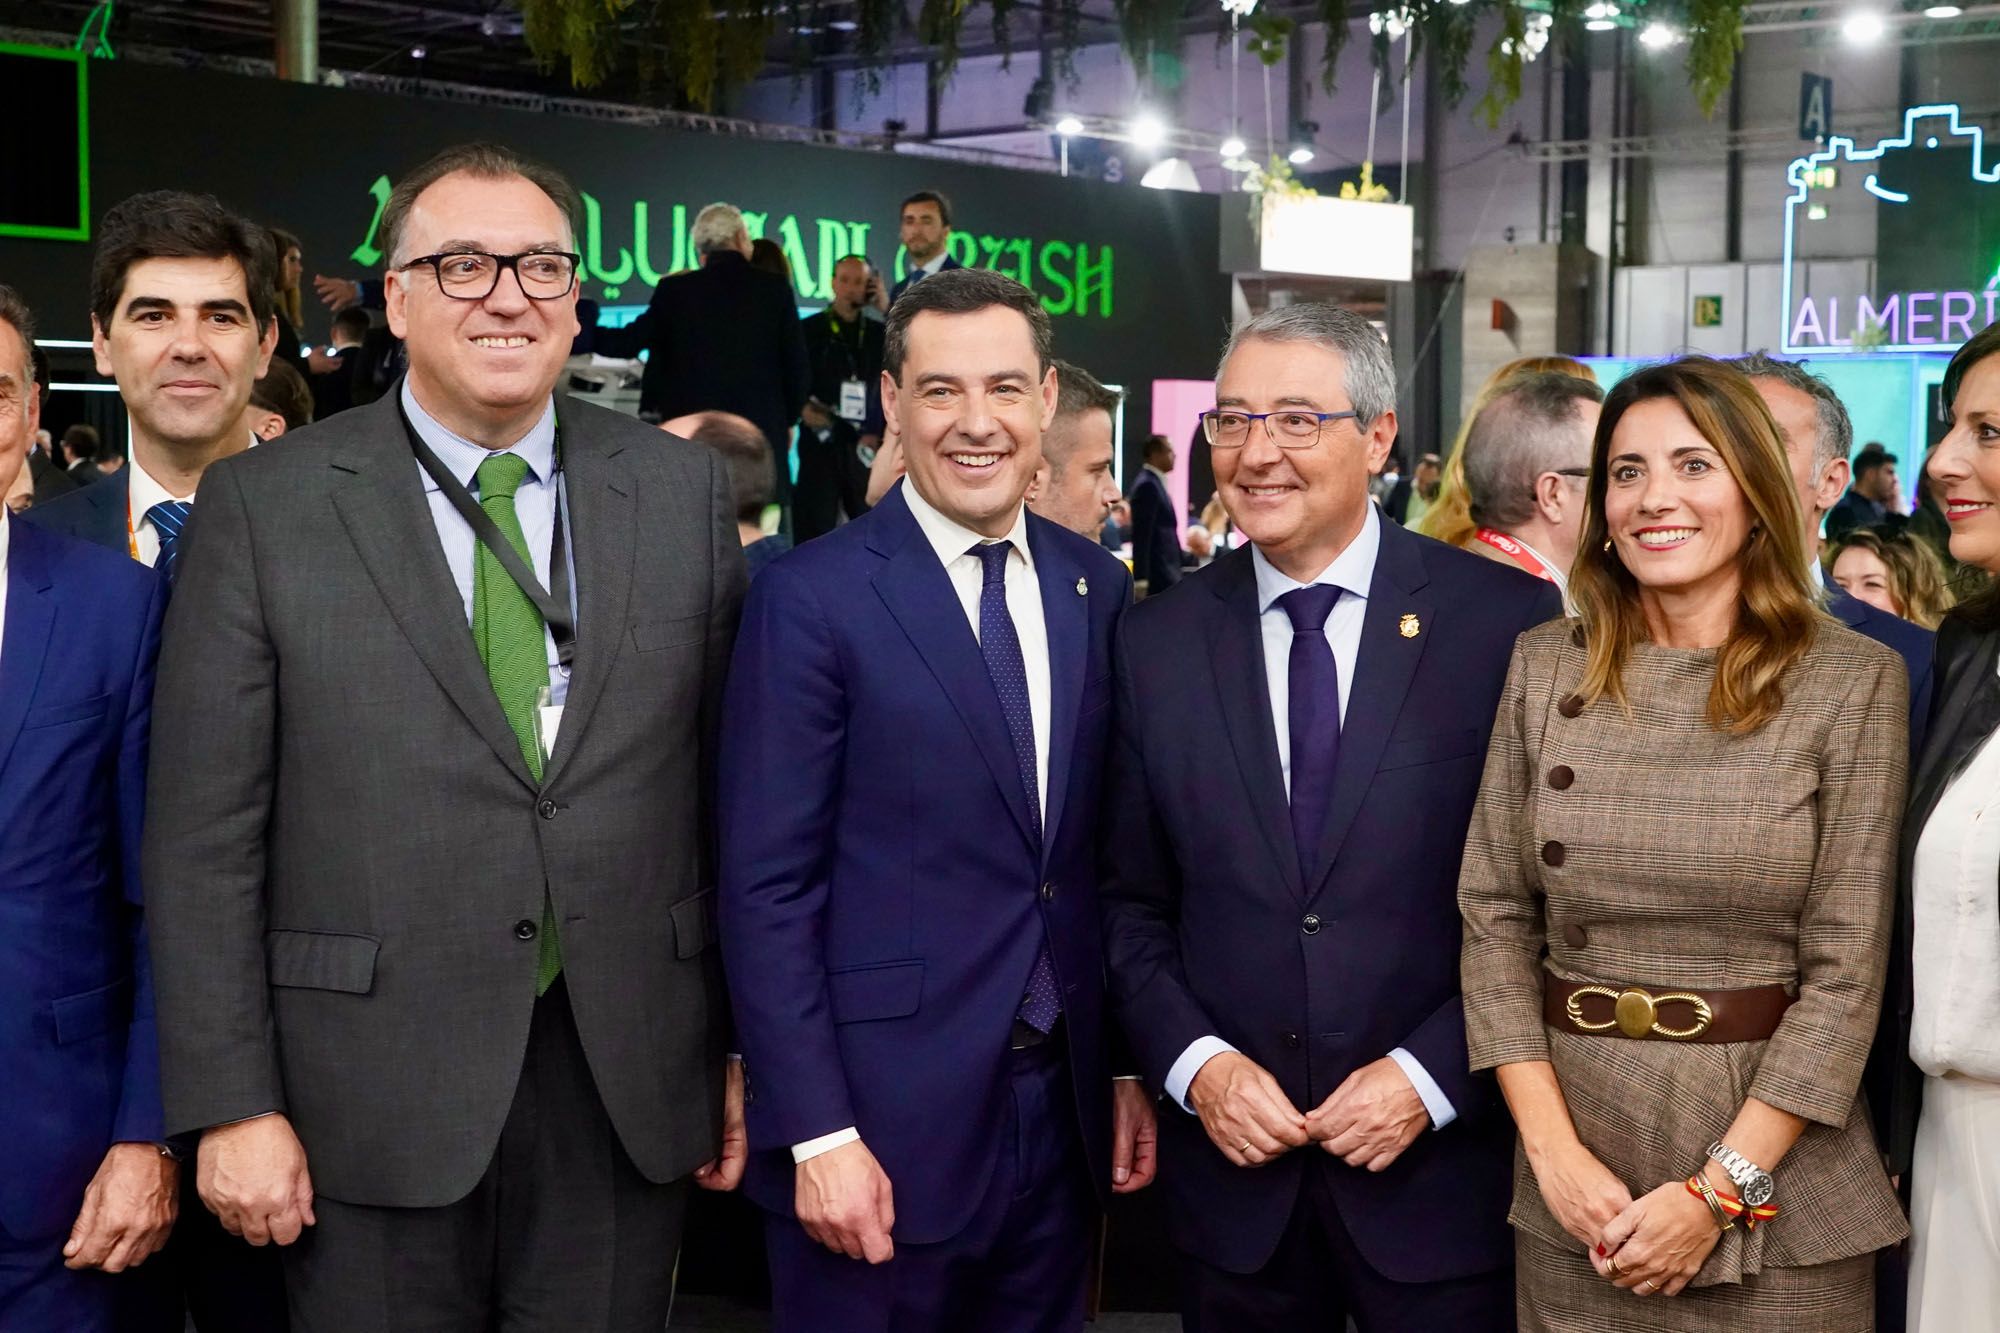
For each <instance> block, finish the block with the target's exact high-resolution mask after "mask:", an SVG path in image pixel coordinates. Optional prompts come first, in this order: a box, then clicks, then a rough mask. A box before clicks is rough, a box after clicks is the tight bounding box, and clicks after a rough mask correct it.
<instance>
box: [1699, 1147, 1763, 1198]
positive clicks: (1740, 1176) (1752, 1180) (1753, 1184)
mask: <svg viewBox="0 0 2000 1333" xmlns="http://www.w3.org/2000/svg"><path fill="white" fill-rule="evenodd" d="M1708 1155H1709V1158H1710V1160H1711V1161H1713V1162H1715V1163H1716V1164H1717V1165H1719V1166H1720V1167H1721V1168H1722V1169H1723V1170H1724V1171H1727V1172H1728V1173H1729V1178H1730V1179H1731V1180H1733V1181H1735V1182H1736V1193H1737V1196H1738V1197H1740V1198H1741V1199H1742V1200H1743V1203H1744V1206H1745V1207H1748V1208H1757V1207H1760V1206H1762V1205H1764V1204H1767V1203H1769V1202H1770V1201H1771V1196H1772V1195H1773V1194H1775V1193H1777V1189H1778V1187H1777V1183H1776V1182H1775V1181H1773V1180H1772V1179H1771V1173H1770V1172H1769V1171H1766V1170H1765V1169H1764V1168H1763V1167H1761V1166H1758V1165H1757V1164H1756V1163H1755V1162H1753V1161H1751V1160H1750V1159H1749V1158H1747V1157H1745V1156H1744V1155H1743V1154H1742V1153H1740V1152H1737V1151H1736V1149H1734V1148H1732V1147H1730V1146H1729V1145H1728V1144H1726V1143H1724V1142H1723V1141H1722V1140H1721V1139H1717V1140H1716V1141H1715V1142H1713V1143H1711V1144H1709V1145H1708Z"/></svg>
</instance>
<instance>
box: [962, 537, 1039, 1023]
mask: <svg viewBox="0 0 2000 1333" xmlns="http://www.w3.org/2000/svg"><path fill="white" fill-rule="evenodd" d="M1013 550H1014V547H1013V544H1012V543H1011V542H1004V541H1003V542H991V543H981V544H980V545H978V546H975V547H973V548H972V550H971V551H970V552H969V554H971V555H972V556H973V557H974V558H975V559H977V560H978V561H979V563H980V564H982V565H984V566H985V577H984V579H983V581H982V582H981V584H980V588H979V651H980V653H981V655H982V656H984V657H985V658H986V674H987V675H989V676H991V677H992V678H993V689H994V692H995V693H996V694H998V695H999V696H1000V712H1001V715H1002V716H1003V717H1005V718H1006V720H1007V735H1008V737H1009V738H1010V739H1011V740H1012V741H1013V742H1014V758H1015V760H1016V762H1018V763H1019V764H1020V766H1021V786H1022V787H1023V788H1024V789H1025V791H1026V793H1027V797H1028V819H1029V822H1030V824H1031V825H1032V826H1033V828H1034V830H1035V842H1036V844H1037V845H1039V844H1040V842H1041V839H1042V792H1041V780H1040V778H1039V776H1038V771H1037V770H1038V765H1037V764H1036V762H1035V718H1034V712H1033V710H1032V709H1031V708H1029V706H1028V667H1027V662H1026V661H1025V660H1024V659H1023V658H1022V656H1021V636H1020V635H1019V634H1018V633H1017V632H1016V631H1015V628H1014V617H1013V616H1012V615H1011V614H1010V613H1009V612H1008V610H1007V559H1008V557H1009V556H1010V555H1011V554H1013ZM1061 1012H1062V1000H1061V998H1060V996H1059V995H1058V994H1057V987H1056V968H1055V960H1054V959H1052V958H1050V957H1049V944H1048V939H1047V937H1046V936H1044V938H1043V940H1042V947H1041V948H1040V950H1039V951H1037V952H1036V954H1035V965H1034V967H1033V968H1032V969H1031V970H1030V971H1029V973H1028V987H1027V990H1026V992H1025V993H1024V994H1023V995H1022V996H1021V1008H1020V1010H1019V1016H1020V1018H1021V1020H1022V1021H1023V1022H1025V1023H1026V1024H1028V1026H1030V1027H1032V1028H1034V1029H1035V1031H1037V1032H1048V1031H1050V1030H1051V1029H1053V1028H1054V1027H1055V1025H1056V1016H1057V1015H1058V1014H1060V1013H1061Z"/></svg>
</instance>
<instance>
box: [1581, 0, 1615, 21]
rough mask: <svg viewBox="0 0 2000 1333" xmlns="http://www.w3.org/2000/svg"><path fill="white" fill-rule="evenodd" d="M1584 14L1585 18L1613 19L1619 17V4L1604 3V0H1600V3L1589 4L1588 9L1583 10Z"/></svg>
mask: <svg viewBox="0 0 2000 1333" xmlns="http://www.w3.org/2000/svg"><path fill="white" fill-rule="evenodd" d="M1583 16H1584V17H1585V18H1587V19H1613V18H1617V17H1618V6H1617V5H1614V4H1609V3H1604V2H1602V0H1600V3H1598V4H1593V5H1591V6H1589V7H1588V8H1586V9H1585V10H1584V11H1583Z"/></svg>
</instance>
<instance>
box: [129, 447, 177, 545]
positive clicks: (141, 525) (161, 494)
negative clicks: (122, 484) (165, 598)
mask: <svg viewBox="0 0 2000 1333" xmlns="http://www.w3.org/2000/svg"><path fill="white" fill-rule="evenodd" d="M125 467H126V469H127V471H128V472H129V474H130V476H131V480H130V481H128V482H127V483H126V485H127V486H129V487H130V488H131V489H130V490H129V491H128V492H127V494H128V495H129V496H130V497H131V498H130V504H131V510H130V513H129V514H128V518H129V519H130V522H131V524H132V529H131V531H132V546H133V552H134V554H135V555H137V556H138V559H139V563H140V564H142V565H144V566H146V567H147V568H148V569H151V568H152V567H153V566H154V565H155V564H156V563H158V561H159V559H160V533H159V530H158V529H157V528H155V527H154V526H153V520H152V519H150V518H148V517H146V515H147V513H148V511H150V510H151V509H152V507H153V506H154V505H156V504H159V503H161V502H162V501H166V500H179V501H180V502H181V503H183V504H192V503H194V492H193V491H189V492H188V493H187V494H186V495H175V494H174V493H173V492H172V491H170V490H168V489H167V488H166V487H164V486H162V485H160V483H159V482H157V481H155V480H153V474H152V473H150V472H148V471H146V469H145V468H143V467H140V466H139V460H138V459H137V458H133V459H131V460H130V461H128V462H127V463H126V464H125Z"/></svg>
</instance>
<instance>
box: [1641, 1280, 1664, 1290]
mask: <svg viewBox="0 0 2000 1333" xmlns="http://www.w3.org/2000/svg"><path fill="white" fill-rule="evenodd" d="M1639 1285H1640V1286H1642V1287H1644V1288H1645V1289H1646V1290H1647V1292H1649V1293H1651V1292H1655V1291H1658V1290H1659V1289H1660V1284H1659V1283H1657V1282H1655V1281H1653V1279H1651V1278H1647V1279H1646V1280H1645V1281H1643V1282H1641V1283H1640V1284H1639Z"/></svg>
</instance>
